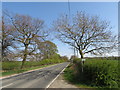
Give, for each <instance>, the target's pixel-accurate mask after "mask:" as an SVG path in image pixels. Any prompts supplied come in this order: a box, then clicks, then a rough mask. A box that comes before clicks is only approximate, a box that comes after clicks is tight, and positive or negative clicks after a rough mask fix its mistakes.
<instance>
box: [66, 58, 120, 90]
mask: <svg viewBox="0 0 120 90" xmlns="http://www.w3.org/2000/svg"><path fill="white" fill-rule="evenodd" d="M118 74H119V72H118V60H107V59H86V61H85V63H84V64H83V65H82V61H81V60H80V59H75V60H74V61H73V63H71V64H70V65H69V67H68V68H67V69H66V70H65V73H64V77H65V79H66V80H68V81H69V82H71V83H73V84H75V85H77V86H78V87H84V88H85V87H86V88H90V87H91V88H96V87H97V88H118V87H119V85H120V77H119V75H118Z"/></svg>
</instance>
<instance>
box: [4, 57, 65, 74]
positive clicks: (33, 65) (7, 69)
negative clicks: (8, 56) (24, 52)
mask: <svg viewBox="0 0 120 90" xmlns="http://www.w3.org/2000/svg"><path fill="white" fill-rule="evenodd" d="M62 62H65V60H63V59H45V60H42V61H38V62H36V61H32V62H31V61H26V62H25V64H24V68H23V69H20V67H21V64H22V62H21V61H9V62H2V76H6V75H11V74H15V73H21V72H24V71H28V70H33V69H37V68H41V67H46V66H49V65H53V64H57V63H62Z"/></svg>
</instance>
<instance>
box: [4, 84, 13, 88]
mask: <svg viewBox="0 0 120 90" xmlns="http://www.w3.org/2000/svg"><path fill="white" fill-rule="evenodd" d="M12 84H13V83H10V84H8V85H5V86H3V87H2V88H5V87H8V86H10V85H12Z"/></svg>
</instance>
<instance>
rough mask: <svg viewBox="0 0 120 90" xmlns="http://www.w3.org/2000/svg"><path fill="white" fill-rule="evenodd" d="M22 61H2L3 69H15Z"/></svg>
mask: <svg viewBox="0 0 120 90" xmlns="http://www.w3.org/2000/svg"><path fill="white" fill-rule="evenodd" d="M20 64H21V62H15V61H9V62H2V70H14V69H18V68H19V67H20Z"/></svg>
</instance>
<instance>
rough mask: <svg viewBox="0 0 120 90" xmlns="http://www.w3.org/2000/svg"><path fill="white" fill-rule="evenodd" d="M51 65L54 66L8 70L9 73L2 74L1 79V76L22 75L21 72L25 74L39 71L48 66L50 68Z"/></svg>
mask: <svg viewBox="0 0 120 90" xmlns="http://www.w3.org/2000/svg"><path fill="white" fill-rule="evenodd" d="M52 65H55V64H50V65H42V66H37V67H27V68H23V69H16V70H9V71H5V72H2V77H3V76H9V75H13V74H19V73H23V72H25V71H30V70H35V69H40V68H43V67H48V66H52Z"/></svg>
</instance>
